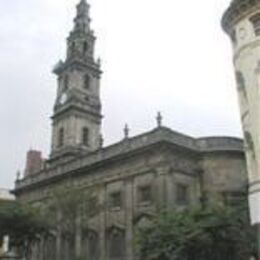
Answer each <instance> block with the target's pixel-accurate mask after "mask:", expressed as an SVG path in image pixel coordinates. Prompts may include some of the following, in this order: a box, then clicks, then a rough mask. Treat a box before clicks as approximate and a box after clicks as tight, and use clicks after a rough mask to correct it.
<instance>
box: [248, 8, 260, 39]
mask: <svg viewBox="0 0 260 260" xmlns="http://www.w3.org/2000/svg"><path fill="white" fill-rule="evenodd" d="M250 21H251V23H252V24H253V27H254V31H255V35H256V36H259V35H260V13H258V14H256V15H254V16H252V17H251V18H250Z"/></svg>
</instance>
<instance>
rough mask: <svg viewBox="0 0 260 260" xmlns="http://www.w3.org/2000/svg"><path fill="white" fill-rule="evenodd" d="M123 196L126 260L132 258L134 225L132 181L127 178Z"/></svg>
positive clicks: (131, 259)
mask: <svg viewBox="0 0 260 260" xmlns="http://www.w3.org/2000/svg"><path fill="white" fill-rule="evenodd" d="M125 196H126V197H125V198H126V207H125V214H126V257H127V260H133V259H134V243H133V237H134V230H133V229H134V227H133V212H134V209H133V181H132V179H128V180H127V181H126V182H125Z"/></svg>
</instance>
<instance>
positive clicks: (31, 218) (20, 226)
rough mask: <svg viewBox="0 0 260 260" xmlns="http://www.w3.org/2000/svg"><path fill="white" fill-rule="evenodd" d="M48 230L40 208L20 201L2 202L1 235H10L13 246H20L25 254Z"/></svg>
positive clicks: (0, 213)
mask: <svg viewBox="0 0 260 260" xmlns="http://www.w3.org/2000/svg"><path fill="white" fill-rule="evenodd" d="M48 232H49V227H48V226H47V222H46V221H45V218H44V217H43V215H42V214H41V212H40V210H39V209H38V208H34V207H31V206H29V205H25V204H22V203H20V202H6V203H1V204H0V237H3V236H5V235H8V236H9V237H10V241H11V246H15V247H16V248H19V249H20V251H22V253H23V254H24V255H27V254H28V251H29V249H30V247H31V245H32V244H33V243H34V242H36V241H38V240H39V237H41V236H45V235H47V234H48Z"/></svg>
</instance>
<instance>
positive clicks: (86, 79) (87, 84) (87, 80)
mask: <svg viewBox="0 0 260 260" xmlns="http://www.w3.org/2000/svg"><path fill="white" fill-rule="evenodd" d="M84 88H85V89H89V88H90V76H89V75H88V74H86V75H85V76H84Z"/></svg>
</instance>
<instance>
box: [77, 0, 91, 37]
mask: <svg viewBox="0 0 260 260" xmlns="http://www.w3.org/2000/svg"><path fill="white" fill-rule="evenodd" d="M89 8H90V6H89V4H88V3H87V2H86V0H81V1H80V3H79V4H78V5H77V15H76V17H75V19H74V24H75V25H74V31H80V32H85V33H88V32H89V31H90V22H91V19H90V17H89Z"/></svg>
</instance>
